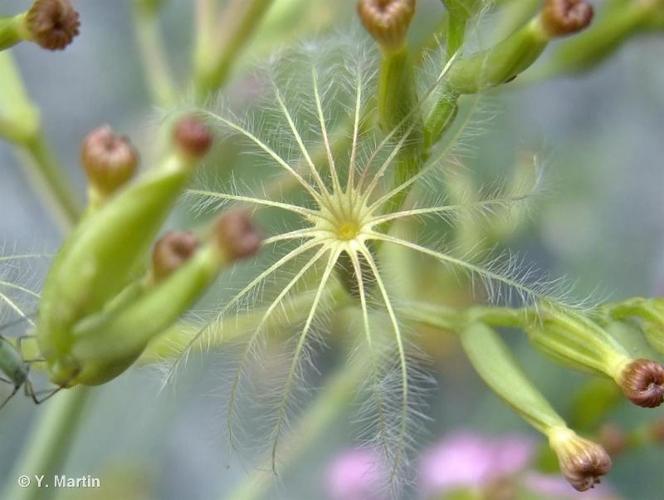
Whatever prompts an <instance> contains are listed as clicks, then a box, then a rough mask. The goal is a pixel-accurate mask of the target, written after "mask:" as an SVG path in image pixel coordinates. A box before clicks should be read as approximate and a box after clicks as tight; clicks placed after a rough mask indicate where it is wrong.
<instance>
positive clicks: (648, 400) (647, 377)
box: [620, 359, 664, 408]
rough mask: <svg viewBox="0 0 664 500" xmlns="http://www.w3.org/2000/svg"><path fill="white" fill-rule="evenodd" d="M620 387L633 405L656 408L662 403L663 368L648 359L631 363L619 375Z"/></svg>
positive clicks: (663, 391) (663, 396) (663, 388)
mask: <svg viewBox="0 0 664 500" xmlns="http://www.w3.org/2000/svg"><path fill="white" fill-rule="evenodd" d="M620 386H621V388H622V390H623V392H624V393H625V396H627V397H628V398H629V399H630V401H632V403H634V404H635V405H637V406H641V407H643V408H656V407H658V406H660V405H661V404H662V402H664V367H663V366H662V365H660V364H659V363H656V362H655V361H650V360H648V359H637V360H635V361H632V362H631V363H630V364H629V365H627V367H626V368H625V369H624V370H623V372H622V374H621V379H620Z"/></svg>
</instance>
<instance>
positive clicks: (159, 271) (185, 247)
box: [152, 231, 198, 281]
mask: <svg viewBox="0 0 664 500" xmlns="http://www.w3.org/2000/svg"><path fill="white" fill-rule="evenodd" d="M197 248H198V239H197V238H196V236H194V235H193V234H192V233H191V232H188V231H171V232H169V233H166V234H165V235H164V236H163V237H162V238H161V239H160V240H159V241H157V243H156V244H155V246H154V251H153V252H152V274H153V276H154V279H155V281H161V280H163V279H165V278H167V277H168V276H170V275H171V274H172V273H173V272H174V271H175V270H177V269H179V268H180V267H181V266H182V265H183V264H184V263H185V262H187V261H188V260H189V259H190V258H191V257H192V256H193V255H194V253H196V249H197Z"/></svg>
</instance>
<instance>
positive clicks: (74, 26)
mask: <svg viewBox="0 0 664 500" xmlns="http://www.w3.org/2000/svg"><path fill="white" fill-rule="evenodd" d="M26 26H27V28H28V31H29V32H30V35H31V36H32V39H33V40H34V41H35V42H37V43H38V44H39V45H40V46H41V47H43V48H45V49H48V50H62V49H64V48H65V47H66V46H67V45H69V44H70V43H71V42H72V40H74V38H76V36H77V35H78V33H79V28H80V26H81V23H80V20H79V15H78V12H76V10H75V9H74V7H72V5H71V3H70V2H69V0H37V1H36V2H35V3H34V4H33V5H32V7H31V8H30V10H29V11H28V15H27V17H26Z"/></svg>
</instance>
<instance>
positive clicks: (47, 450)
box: [0, 387, 91, 500]
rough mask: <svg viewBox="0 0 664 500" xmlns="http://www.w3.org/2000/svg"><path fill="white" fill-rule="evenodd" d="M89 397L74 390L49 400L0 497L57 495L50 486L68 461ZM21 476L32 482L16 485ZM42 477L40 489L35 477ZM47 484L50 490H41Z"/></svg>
mask: <svg viewBox="0 0 664 500" xmlns="http://www.w3.org/2000/svg"><path fill="white" fill-rule="evenodd" d="M90 394H91V390H90V389H89V388H87V387H76V388H74V389H68V390H66V391H64V393H63V394H58V395H57V396H56V397H55V398H53V401H49V403H48V404H47V405H46V406H45V407H44V409H43V413H42V414H41V415H40V416H39V418H38V420H37V421H36V422H35V425H34V430H33V431H32V432H30V433H29V434H28V435H29V436H30V439H29V441H28V444H27V446H26V447H25V448H24V450H23V453H22V455H21V456H20V457H19V459H18V460H17V461H16V462H15V464H14V468H13V469H12V471H11V472H10V473H9V475H8V476H7V483H6V485H5V488H4V491H3V492H2V493H1V494H0V498H7V499H9V498H11V499H12V500H48V499H49V498H53V496H54V495H55V494H57V488H54V487H53V484H51V483H52V481H53V477H54V475H56V474H57V473H58V472H59V471H61V470H62V468H63V465H64V463H65V462H66V460H67V456H68V454H69V452H70V450H71V447H72V445H73V443H74V438H75V437H76V433H77V431H78V430H79V428H80V424H81V421H82V420H83V416H84V415H85V411H84V410H85V408H86V406H87V402H88V399H89V396H90ZM23 475H26V476H28V477H29V478H30V480H31V481H32V484H31V485H30V486H28V487H21V486H20V485H19V482H18V479H19V477H21V476H23ZM42 475H43V484H42V487H41V488H39V487H38V486H37V481H36V477H39V476H42ZM47 484H48V485H49V486H50V488H47V487H44V486H45V485H47Z"/></svg>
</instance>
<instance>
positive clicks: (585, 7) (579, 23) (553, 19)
mask: <svg viewBox="0 0 664 500" xmlns="http://www.w3.org/2000/svg"><path fill="white" fill-rule="evenodd" d="M593 15H594V11H593V6H592V5H590V4H589V3H588V2H587V1H586V0H546V2H545V3H544V7H543V8H542V17H541V19H542V25H543V26H544V29H545V30H546V31H547V33H548V34H549V36H551V37H560V36H565V35H571V34H573V33H577V32H579V31H581V30H583V29H585V28H586V27H587V26H588V25H589V24H590V23H591V21H592V20H593Z"/></svg>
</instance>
